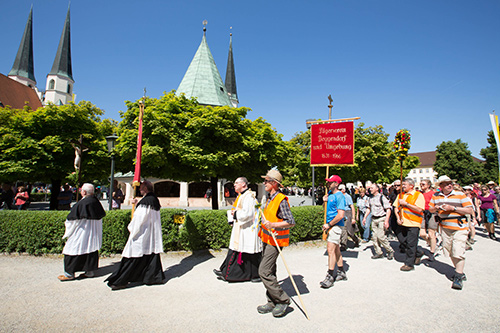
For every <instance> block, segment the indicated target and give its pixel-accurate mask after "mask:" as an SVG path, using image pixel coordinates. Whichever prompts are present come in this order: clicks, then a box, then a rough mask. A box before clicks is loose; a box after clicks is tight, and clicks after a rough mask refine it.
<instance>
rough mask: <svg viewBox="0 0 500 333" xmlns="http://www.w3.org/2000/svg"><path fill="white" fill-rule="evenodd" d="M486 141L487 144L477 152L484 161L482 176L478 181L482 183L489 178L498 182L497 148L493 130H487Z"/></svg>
mask: <svg viewBox="0 0 500 333" xmlns="http://www.w3.org/2000/svg"><path fill="white" fill-rule="evenodd" d="M487 141H488V144H489V146H487V147H486V148H483V149H481V151H480V152H479V154H480V155H481V157H482V158H484V161H485V162H484V164H483V170H484V173H483V176H482V177H481V179H478V181H480V182H483V183H485V182H488V181H490V180H493V181H495V182H498V148H497V142H496V140H495V135H494V134H493V131H488V138H487Z"/></svg>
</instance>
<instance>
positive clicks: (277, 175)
mask: <svg viewBox="0 0 500 333" xmlns="http://www.w3.org/2000/svg"><path fill="white" fill-rule="evenodd" d="M261 177H262V178H264V179H265V178H271V179H272V180H275V181H277V182H278V184H280V185H281V182H282V181H283V176H282V175H281V173H280V172H279V171H278V170H269V171H268V172H267V174H266V175H265V176H261Z"/></svg>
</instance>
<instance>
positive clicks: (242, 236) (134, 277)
mask: <svg viewBox="0 0 500 333" xmlns="http://www.w3.org/2000/svg"><path fill="white" fill-rule="evenodd" d="M262 178H264V186H265V190H266V192H267V193H266V195H264V196H263V198H262V201H261V202H260V203H259V202H258V201H257V199H256V193H255V192H253V191H252V190H251V189H250V188H249V183H248V180H247V179H246V178H245V177H239V178H237V179H236V180H235V182H234V188H235V191H236V193H238V196H237V198H236V200H235V202H234V204H233V206H232V208H231V209H230V210H228V211H227V219H228V222H229V224H231V225H232V232H231V238H230V243H229V249H228V252H227V256H226V258H225V259H224V261H223V262H222V264H221V266H220V267H219V268H218V269H214V270H213V272H214V274H215V275H216V277H217V279H219V280H222V281H227V282H241V281H252V282H259V283H260V282H262V284H263V285H264V287H265V289H266V298H267V302H266V303H265V304H263V305H259V306H258V307H257V311H258V312H259V313H260V314H265V313H272V314H273V316H274V317H282V316H284V315H285V314H286V313H287V308H288V305H289V304H290V302H291V301H290V297H289V296H288V295H287V294H286V292H285V291H284V290H283V289H282V288H281V286H280V284H279V282H278V280H277V276H276V273H277V260H278V256H279V255H280V253H281V248H283V247H286V246H288V245H289V229H290V228H291V227H293V226H294V225H295V220H294V217H293V215H292V212H291V210H290V204H289V202H288V198H287V196H285V195H284V194H283V193H281V191H280V188H281V187H282V179H283V177H282V175H281V173H280V172H279V171H277V170H270V171H269V172H268V173H267V174H266V175H265V176H262ZM441 178H442V177H440V179H439V181H438V185H440V191H439V192H436V193H435V194H434V195H433V196H432V197H431V198H429V202H427V205H426V202H425V201H426V200H425V199H424V197H423V195H422V194H421V193H420V192H418V191H415V190H414V183H413V181H412V180H411V179H405V180H404V181H403V183H402V185H403V186H402V187H403V189H402V190H403V191H402V192H403V194H402V195H401V196H400V197H399V198H398V200H396V201H395V202H394V207H390V206H389V205H388V203H387V202H386V201H387V200H386V198H384V197H381V198H379V197H378V196H381V195H382V194H380V193H378V191H376V189H375V188H374V191H373V192H375V193H373V194H375V195H374V196H373V197H372V199H371V200H370V202H369V203H368V209H369V210H370V209H371V212H372V215H373V216H372V227H373V228H375V224H377V225H379V226H377V228H378V229H380V230H381V231H380V232H379V231H377V230H374V232H373V235H372V242H373V243H374V249H375V250H376V252H377V253H376V254H375V255H374V256H373V257H372V258H374V259H377V258H380V257H383V254H382V250H381V246H382V247H383V248H385V249H386V251H387V256H388V259H389V260H390V259H392V258H393V253H394V250H392V248H391V247H390V246H389V247H387V246H386V245H387V244H386V239H385V238H384V237H383V233H384V232H383V231H384V229H387V228H388V218H389V216H387V215H390V214H391V211H394V212H395V214H398V218H397V220H398V225H400V226H401V228H400V230H399V231H400V234H398V240H399V241H400V249H401V251H402V252H405V253H406V257H407V258H406V260H405V264H404V266H403V267H401V270H402V271H411V270H413V269H414V268H413V266H414V265H415V264H418V263H417V262H419V261H420V258H421V256H422V252H421V250H419V249H418V247H417V245H418V237H419V230H420V227H421V224H422V222H423V221H424V216H425V214H426V213H424V211H428V210H430V213H431V216H435V217H436V220H438V221H439V223H441V227H442V228H441V230H442V237H443V248H444V249H445V250H446V251H447V253H448V254H450V256H451V259H452V262H453V264H454V266H455V268H456V274H455V276H454V282H453V285H452V287H453V288H454V289H462V281H464V278H465V274H463V268H464V260H465V256H464V253H465V242H466V239H467V235H468V224H467V223H465V222H463V221H464V220H463V218H465V216H466V215H470V214H472V213H473V211H472V208H471V206H472V204H471V202H470V200H469V199H468V198H467V197H466V196H465V195H464V194H463V193H461V192H457V191H455V190H453V187H450V184H452V183H453V181H452V180H451V179H449V178H448V177H446V176H444V178H442V179H441ZM326 182H327V184H328V189H329V192H328V194H326V195H325V198H324V199H325V200H324V201H325V202H326V207H325V223H324V225H323V227H322V228H323V231H324V239H326V240H327V252H328V271H327V276H326V278H325V280H324V281H321V282H320V286H321V287H322V288H325V289H327V288H330V287H331V286H333V283H334V282H335V281H339V280H347V276H346V274H345V271H344V269H343V258H342V255H341V251H340V235H341V234H342V232H344V229H345V225H346V224H348V223H350V221H345V219H344V213H345V210H346V207H345V206H346V204H345V198H344V195H342V193H341V192H340V191H339V189H338V188H339V185H340V183H341V182H342V180H341V178H340V177H339V176H337V175H334V176H331V177H329V178H327V179H326ZM140 192H141V194H142V195H143V197H142V199H141V200H140V201H138V200H137V199H134V200H133V202H132V203H133V204H134V207H135V211H133V217H132V220H131V222H130V224H129V225H128V231H129V232H130V235H129V238H128V240H127V243H126V245H125V248H124V249H123V252H122V259H121V262H120V265H119V266H118V267H117V269H116V271H115V272H113V273H112V274H111V275H110V276H109V277H108V278H107V279H106V280H105V282H107V284H108V286H109V287H110V288H111V289H112V290H120V289H125V288H127V287H130V286H132V285H134V284H146V285H154V284H163V283H164V280H165V275H164V272H163V268H162V264H161V258H160V254H161V253H162V252H163V243H162V229H161V217H160V202H159V200H158V198H157V196H156V195H155V194H154V193H153V185H152V184H151V183H150V182H149V181H144V182H142V183H141V185H140ZM93 194H94V187H93V185H92V184H84V185H83V186H82V188H81V195H82V199H81V200H80V201H79V202H78V203H76V204H75V205H74V206H73V207H72V209H71V212H70V213H69V215H68V217H67V220H66V222H65V227H66V232H65V234H64V236H63V238H67V242H66V244H65V246H64V249H63V254H64V274H63V275H60V276H58V279H59V280H61V281H70V280H75V279H84V278H92V277H94V276H95V273H96V271H97V270H98V259H99V254H98V251H99V249H100V248H101V245H102V219H103V217H104V216H105V215H106V213H105V211H104V209H103V208H102V205H101V203H100V202H99V200H97V199H96V198H95V196H94V195H93ZM373 198H374V199H373ZM382 199H383V200H382ZM429 205H430V208H429ZM379 206H380V207H379ZM394 208H395V210H394ZM426 208H427V210H426ZM377 219H378V220H377ZM353 221H354V219H353ZM374 222H375V223H374ZM423 225H425V223H424V224H423ZM335 267H337V273H336V275H335V274H334V270H335ZM76 272H84V273H82V274H80V275H79V276H78V277H76V276H75V273H76Z"/></svg>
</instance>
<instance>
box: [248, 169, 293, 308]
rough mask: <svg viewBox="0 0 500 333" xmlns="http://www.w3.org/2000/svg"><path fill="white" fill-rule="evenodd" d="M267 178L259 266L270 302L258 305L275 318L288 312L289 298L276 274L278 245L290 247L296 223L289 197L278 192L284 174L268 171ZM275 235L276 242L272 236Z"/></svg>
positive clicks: (265, 177) (265, 178)
mask: <svg viewBox="0 0 500 333" xmlns="http://www.w3.org/2000/svg"><path fill="white" fill-rule="evenodd" d="M262 178H264V186H265V190H266V192H268V194H267V196H264V197H263V198H262V207H263V209H264V212H263V215H264V216H263V217H262V227H261V229H260V231H259V236H260V238H261V239H262V243H263V249H262V260H261V262H260V266H259V275H260V278H261V279H262V283H263V284H264V287H266V296H267V303H266V304H264V305H260V306H258V307H257V311H258V312H259V313H261V314H264V313H269V312H272V313H273V316H274V317H282V316H284V315H285V313H286V309H287V307H288V304H290V297H289V296H288V295H287V294H286V292H285V291H284V290H283V289H282V288H281V286H280V285H279V283H278V279H277V277H276V268H277V267H276V266H277V263H276V261H277V259H278V255H279V250H278V248H277V246H279V247H281V248H282V247H285V246H288V243H289V230H288V229H289V228H291V227H293V226H294V225H295V219H294V218H293V215H292V212H291V210H290V204H289V203H288V198H287V197H286V196H285V195H284V194H282V193H281V192H280V191H279V187H280V186H281V182H282V179H283V177H282V176H281V173H280V172H279V171H278V170H269V171H268V172H267V174H266V175H265V176H262ZM272 232H274V234H275V235H276V236H275V237H274V238H276V242H277V244H276V242H275V241H274V238H273V235H271V233H272Z"/></svg>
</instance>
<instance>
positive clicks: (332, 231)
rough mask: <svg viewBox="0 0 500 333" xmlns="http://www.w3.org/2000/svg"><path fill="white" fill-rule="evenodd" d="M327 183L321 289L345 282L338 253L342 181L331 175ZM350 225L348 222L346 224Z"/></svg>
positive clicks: (340, 230) (342, 218) (342, 215)
mask: <svg viewBox="0 0 500 333" xmlns="http://www.w3.org/2000/svg"><path fill="white" fill-rule="evenodd" d="M325 180H326V181H327V182H328V188H329V193H328V200H327V204H326V223H325V224H324V225H323V231H324V232H328V237H327V245H326V249H327V251H328V272H327V273H326V277H325V279H324V280H323V281H321V282H320V283H319V284H320V285H321V287H322V288H325V289H327V288H330V287H332V286H333V282H334V281H341V280H347V276H346V274H345V271H344V259H343V258H342V253H341V252H340V238H341V236H342V231H343V229H344V213H345V208H346V207H345V206H346V204H345V197H344V195H343V194H342V192H340V191H339V190H338V187H339V184H340V183H341V182H342V179H341V178H340V177H339V176H337V175H333V176H331V177H330V178H327V179H325ZM348 223H350V221H349V222H348ZM335 265H337V276H336V277H334V275H333V271H334V270H335Z"/></svg>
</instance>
